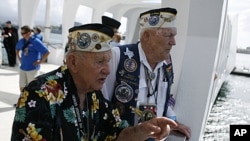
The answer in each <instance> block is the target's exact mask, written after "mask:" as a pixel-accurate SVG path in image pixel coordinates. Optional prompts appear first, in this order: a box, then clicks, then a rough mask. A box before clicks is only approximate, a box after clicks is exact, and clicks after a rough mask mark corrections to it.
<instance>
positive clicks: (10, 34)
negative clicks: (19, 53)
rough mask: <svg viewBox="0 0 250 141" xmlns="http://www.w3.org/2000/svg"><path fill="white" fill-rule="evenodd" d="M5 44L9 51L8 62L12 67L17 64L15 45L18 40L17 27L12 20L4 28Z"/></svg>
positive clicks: (7, 51)
mask: <svg viewBox="0 0 250 141" xmlns="http://www.w3.org/2000/svg"><path fill="white" fill-rule="evenodd" d="M2 37H3V45H4V48H5V50H6V53H7V57H8V63H9V66H10V67H15V65H16V50H15V46H16V43H17V41H18V33H17V29H16V28H15V27H13V26H12V24H11V21H7V22H6V27H4V28H3V30H2Z"/></svg>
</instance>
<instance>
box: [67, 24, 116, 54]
mask: <svg viewBox="0 0 250 141" xmlns="http://www.w3.org/2000/svg"><path fill="white" fill-rule="evenodd" d="M113 35H114V31H113V29H112V28H110V27H109V26H106V25H104V24H99V23H92V24H85V25H81V26H75V27H72V28H70V29H69V36H68V37H69V41H68V43H69V49H70V50H78V51H87V52H104V51H108V50H110V49H111V48H110V45H109V41H110V40H111V39H112V37H113Z"/></svg>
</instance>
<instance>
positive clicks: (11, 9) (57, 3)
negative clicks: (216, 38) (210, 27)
mask: <svg viewBox="0 0 250 141" xmlns="http://www.w3.org/2000/svg"><path fill="white" fill-rule="evenodd" d="M17 3H18V0H1V5H0V21H1V22H5V21H7V20H11V21H12V22H13V23H16V24H17V23H18V18H17V16H18V14H17V8H18V7H17ZM45 3H46V0H40V3H39V6H38V11H40V12H39V13H36V14H37V18H36V19H35V24H37V25H41V24H43V23H44V19H45V12H44V11H45ZM228 4H229V6H228V12H229V14H230V15H238V16H239V24H238V25H239V27H238V46H239V47H242V48H245V47H246V46H250V39H249V37H250V24H249V23H250V0H228ZM51 7H53V8H51V23H52V25H60V24H61V23H62V19H61V13H62V7H63V0H51ZM82 10H83V6H82V7H80V8H79V9H78V13H81V14H77V15H76V21H78V22H81V23H89V22H90V21H89V20H90V18H89V19H86V18H83V17H87V15H86V14H85V15H84V13H89V12H81V11H82ZM121 30H124V27H121Z"/></svg>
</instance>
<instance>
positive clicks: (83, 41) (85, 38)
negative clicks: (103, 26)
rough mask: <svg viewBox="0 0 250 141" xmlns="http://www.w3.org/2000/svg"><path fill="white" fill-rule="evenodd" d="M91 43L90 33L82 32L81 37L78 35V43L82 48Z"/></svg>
mask: <svg viewBox="0 0 250 141" xmlns="http://www.w3.org/2000/svg"><path fill="white" fill-rule="evenodd" d="M90 43H91V38H90V35H89V34H87V33H82V34H81V35H80V37H78V36H77V45H78V47H79V48H81V49H85V48H87V47H88V46H89V45H90Z"/></svg>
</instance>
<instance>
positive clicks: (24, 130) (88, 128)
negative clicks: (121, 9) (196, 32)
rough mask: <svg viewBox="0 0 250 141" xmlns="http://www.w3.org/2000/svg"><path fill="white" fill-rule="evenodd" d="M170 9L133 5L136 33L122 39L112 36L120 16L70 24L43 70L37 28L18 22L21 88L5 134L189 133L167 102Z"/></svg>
mask: <svg viewBox="0 0 250 141" xmlns="http://www.w3.org/2000/svg"><path fill="white" fill-rule="evenodd" d="M176 16H177V10H176V9H174V8H169V7H167V8H159V9H152V10H148V11H145V12H143V13H141V14H140V15H138V17H139V22H140V31H139V35H140V37H139V41H138V42H137V43H130V44H125V45H120V44H117V43H116V44H114V43H113V41H114V39H117V38H118V40H120V38H119V34H117V33H118V30H119V27H120V25H121V23H120V22H119V21H117V20H115V19H112V18H109V17H107V16H103V17H102V23H90V24H85V25H81V26H74V27H72V28H70V29H69V34H68V42H67V49H66V50H65V60H64V64H63V65H62V66H60V67H59V68H58V69H56V70H53V71H51V72H48V73H45V74H43V75H38V70H39V67H40V66H39V65H40V64H41V63H43V62H44V61H45V60H46V58H47V57H48V55H49V50H48V48H47V47H46V46H45V45H44V44H43V43H42V38H41V36H40V35H38V34H39V33H40V32H41V30H40V29H39V28H35V29H34V33H35V34H32V29H31V28H30V27H29V26H27V25H25V26H22V27H21V35H22V37H23V38H21V39H19V41H18V42H17V44H16V45H15V53H16V54H15V56H16V55H17V57H18V60H19V61H20V64H21V65H20V91H21V95H20V97H19V99H18V101H17V104H16V105H15V106H16V112H15V117H14V121H13V125H12V135H11V141H21V140H25V141H34V140H37V141H40V140H46V141H62V140H73V141H80V140H81V141H82V140H84V141H85V140H89V141H90V140H91V141H94V140H96V141H104V140H106V141H111V140H117V141H120V140H121V141H122V140H126V141H127V140H131V141H133V140H135V141H144V140H147V141H149V140H165V139H166V138H167V137H168V135H169V134H170V133H171V132H172V131H178V132H180V133H182V134H183V135H184V136H186V138H187V139H190V138H191V130H190V128H189V127H188V126H186V125H184V124H182V123H181V122H179V121H178V120H177V117H176V115H175V114H173V105H171V103H173V102H171V101H174V99H173V97H171V85H173V79H174V73H173V66H172V60H171V55H170V51H171V49H172V47H173V46H174V45H175V44H176V42H175V36H176V34H177V28H176V25H175V19H176ZM34 78H35V79H34Z"/></svg>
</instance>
